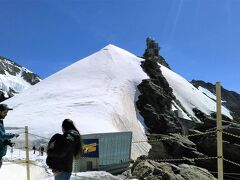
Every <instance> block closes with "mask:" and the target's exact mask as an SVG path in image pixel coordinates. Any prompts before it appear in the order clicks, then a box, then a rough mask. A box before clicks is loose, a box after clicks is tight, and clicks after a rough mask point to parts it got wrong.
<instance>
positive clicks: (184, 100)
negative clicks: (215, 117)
mask: <svg viewBox="0 0 240 180" xmlns="http://www.w3.org/2000/svg"><path fill="white" fill-rule="evenodd" d="M160 66H161V65H160ZM161 71H162V73H163V75H164V77H165V78H166V79H167V81H168V83H169V85H170V87H171V88H172V89H173V94H174V95H175V96H176V98H177V99H178V100H179V101H180V102H181V104H182V105H183V107H184V108H185V110H186V111H187V112H188V113H189V114H190V115H191V116H192V117H195V115H194V112H193V111H192V109H193V108H197V109H199V110H200V111H202V112H204V113H205V114H207V115H210V114H211V113H212V112H216V102H215V101H214V100H212V99H211V98H209V97H208V96H206V95H205V94H204V93H203V92H202V91H200V90H199V89H197V88H195V87H194V86H193V85H192V84H191V83H189V82H188V81H187V80H186V79H184V78H183V77H181V76H179V75H178V74H176V73H175V72H173V71H171V70H170V69H168V68H166V67H164V66H161ZM215 99H216V98H215ZM222 113H223V114H224V115H226V116H227V117H229V118H230V119H232V116H231V115H230V112H229V110H228V109H227V108H225V107H224V106H222ZM195 118H196V119H197V117H195Z"/></svg>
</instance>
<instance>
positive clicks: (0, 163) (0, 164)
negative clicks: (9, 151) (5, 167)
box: [0, 157, 2, 168]
mask: <svg viewBox="0 0 240 180" xmlns="http://www.w3.org/2000/svg"><path fill="white" fill-rule="evenodd" d="M1 167H2V157H0V168H1Z"/></svg>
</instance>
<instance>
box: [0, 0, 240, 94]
mask: <svg viewBox="0 0 240 180" xmlns="http://www.w3.org/2000/svg"><path fill="white" fill-rule="evenodd" d="M239 9H240V1H239V0H0V55H2V56H4V57H7V58H10V59H12V60H13V61H15V62H17V63H18V64H20V65H22V66H24V67H26V68H28V69H29V70H31V71H33V72H35V73H37V74H39V75H40V76H41V78H46V77H48V76H49V75H51V74H53V73H55V72H57V71H59V70H61V69H62V68H64V67H66V66H68V65H70V64H72V63H74V62H76V61H77V60H79V59H82V58H84V57H86V56H88V55H90V54H92V53H94V52H96V51H98V50H99V49H101V48H103V47H104V46H106V45H107V44H110V43H111V44H114V45H117V46H119V47H121V48H123V49H126V50H128V51H130V52H132V53H134V54H136V55H138V56H141V55H142V54H143V52H144V49H145V46H146V45H145V39H146V37H148V36H152V37H154V38H155V39H156V40H157V41H158V42H159V44H160V46H161V52H160V54H161V55H162V56H163V57H165V59H166V60H167V62H168V63H169V64H170V66H171V67H172V69H173V70H174V71H176V72H177V73H178V74H180V75H182V76H183V77H185V78H186V79H188V80H192V79H201V80H204V81H206V82H212V83H215V82H216V81H218V80H219V81H221V83H222V85H223V86H224V87H225V88H227V89H229V90H234V91H237V92H240V83H239V82H240V60H239V58H240V49H239V48H240V11H239Z"/></svg>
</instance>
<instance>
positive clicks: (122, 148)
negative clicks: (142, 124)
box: [74, 132, 132, 172]
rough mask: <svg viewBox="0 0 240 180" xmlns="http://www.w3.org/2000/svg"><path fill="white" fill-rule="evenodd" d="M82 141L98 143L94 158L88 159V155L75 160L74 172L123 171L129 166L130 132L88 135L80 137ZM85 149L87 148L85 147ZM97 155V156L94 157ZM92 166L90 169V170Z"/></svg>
mask: <svg viewBox="0 0 240 180" xmlns="http://www.w3.org/2000/svg"><path fill="white" fill-rule="evenodd" d="M82 139H83V141H85V142H87V141H90V142H91V140H93V141H95V142H98V144H97V146H98V147H97V148H96V150H97V151H98V152H97V153H95V154H94V152H93V155H94V157H89V154H85V156H88V157H83V158H80V159H79V160H75V162H74V172H79V171H89V170H101V169H104V170H106V171H108V169H109V170H112V169H113V168H112V167H111V165H112V166H113V165H114V167H116V168H114V171H115V170H116V169H118V168H119V169H120V168H121V169H123V168H125V167H126V166H128V165H129V161H130V157H131V142H132V132H117V133H102V134H88V135H82ZM85 147H87V146H85ZM96 155H97V156H96ZM91 166H92V169H91V168H90V167H91Z"/></svg>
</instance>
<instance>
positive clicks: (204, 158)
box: [147, 157, 217, 162]
mask: <svg viewBox="0 0 240 180" xmlns="http://www.w3.org/2000/svg"><path fill="white" fill-rule="evenodd" d="M211 159H217V157H202V158H185V157H184V158H182V159H147V160H152V161H160V162H164V161H165V162H168V161H169V162H171V161H186V160H189V161H195V160H211Z"/></svg>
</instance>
